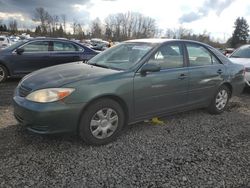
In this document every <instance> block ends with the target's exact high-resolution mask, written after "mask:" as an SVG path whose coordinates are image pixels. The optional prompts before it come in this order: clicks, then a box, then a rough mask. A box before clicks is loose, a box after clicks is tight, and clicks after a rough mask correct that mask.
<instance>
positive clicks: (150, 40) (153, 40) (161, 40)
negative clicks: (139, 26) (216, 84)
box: [125, 38, 209, 46]
mask: <svg viewBox="0 0 250 188" xmlns="http://www.w3.org/2000/svg"><path fill="white" fill-rule="evenodd" d="M170 41H179V42H180V41H181V42H192V43H196V44H200V45H203V46H209V45H207V44H206V43H202V42H199V41H194V40H186V39H167V38H146V39H133V40H128V41H125V42H138V43H153V44H161V43H165V42H170Z"/></svg>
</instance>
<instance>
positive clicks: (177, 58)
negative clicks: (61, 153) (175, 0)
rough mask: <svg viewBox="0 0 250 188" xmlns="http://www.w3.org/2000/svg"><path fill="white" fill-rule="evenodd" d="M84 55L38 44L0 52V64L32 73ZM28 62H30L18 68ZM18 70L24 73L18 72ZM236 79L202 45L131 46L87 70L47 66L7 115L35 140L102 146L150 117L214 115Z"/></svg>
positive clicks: (228, 65)
mask: <svg viewBox="0 0 250 188" xmlns="http://www.w3.org/2000/svg"><path fill="white" fill-rule="evenodd" d="M67 50H69V53H68V54H66V55H65V53H63V54H60V52H62V51H63V52H65V51H67ZM34 51H35V53H34ZM84 52H89V54H90V53H91V54H92V55H91V57H92V56H93V55H95V54H93V53H94V52H93V51H91V52H90V50H89V49H88V48H86V47H84V46H80V45H79V44H76V43H73V42H68V41H61V40H49V39H45V40H31V41H26V42H25V43H23V44H21V45H20V44H18V45H16V46H15V47H14V48H8V50H6V51H4V54H5V55H4V57H5V59H7V60H8V61H6V62H8V63H7V65H9V67H11V65H13V64H18V63H19V62H21V63H23V65H22V66H19V69H16V68H12V69H10V70H11V71H12V72H15V71H13V70H16V71H17V70H19V71H18V73H27V72H30V71H32V70H30V64H38V65H37V66H36V68H40V66H41V64H42V63H40V62H39V60H40V59H41V58H44V61H45V62H47V61H49V58H50V57H51V56H52V57H53V55H55V60H53V61H50V62H51V63H53V62H55V61H56V58H58V61H57V62H58V64H60V63H62V62H63V60H65V59H67V58H69V60H71V61H72V59H71V58H73V60H79V59H81V60H83V59H84V58H83V57H85V56H84V55H83V54H84ZM44 53H45V54H46V55H45V54H44ZM48 53H49V54H50V55H49V56H48ZM37 56H39V60H38V59H37ZM10 57H11V58H13V60H11V61H10V60H9V58H10ZM75 58H76V59H75ZM28 59H33V62H30V63H26V61H27V60H28ZM86 59H88V58H86ZM20 60H21V61H20ZM47 65H51V64H49V63H48V64H47ZM24 67H26V68H27V67H29V68H27V70H28V71H22V69H24ZM244 74H245V71H244V66H243V65H239V64H234V63H232V62H231V61H230V60H229V59H228V58H227V57H225V56H224V55H223V54H221V53H220V52H219V51H217V50H216V49H214V48H212V47H210V46H208V45H206V44H203V43H198V42H194V41H186V40H167V39H141V40H131V41H126V42H123V43H120V44H118V45H116V46H114V47H112V48H109V49H107V50H106V51H104V52H102V53H100V54H98V55H96V56H95V57H93V58H92V59H90V60H89V61H88V63H79V62H76V63H70V64H64V65H58V66H53V67H49V68H46V69H41V70H38V71H35V72H32V73H31V74H29V75H28V76H25V77H24V78H23V79H22V80H21V81H20V83H19V84H18V86H17V88H16V91H15V94H14V115H15V117H16V119H17V120H18V121H19V123H20V124H21V125H24V126H25V127H26V128H27V129H29V130H30V131H33V132H36V133H40V134H53V133H63V132H64V133H65V132H67V133H69V132H74V133H77V134H78V135H80V137H81V138H82V139H83V140H84V141H85V142H86V143H88V144H96V145H100V144H106V143H109V142H111V141H113V140H114V139H115V138H116V137H117V136H118V135H119V133H120V132H121V130H122V128H123V127H124V126H125V125H126V124H132V123H134V122H138V121H142V120H145V119H149V118H152V117H155V116H162V115H166V114H168V113H175V112H180V111H186V110H190V109H195V108H207V109H208V111H209V112H210V113H213V114H219V113H222V112H223V111H224V110H225V108H226V107H227V104H228V101H229V99H230V97H231V96H233V95H237V94H239V93H241V91H242V89H243V87H244V85H245V81H244V79H245V78H244Z"/></svg>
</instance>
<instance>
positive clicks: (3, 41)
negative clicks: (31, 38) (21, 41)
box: [0, 36, 11, 50]
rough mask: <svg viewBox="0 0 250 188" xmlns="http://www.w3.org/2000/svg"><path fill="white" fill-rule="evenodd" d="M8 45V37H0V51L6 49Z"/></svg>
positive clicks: (9, 43)
mask: <svg viewBox="0 0 250 188" xmlns="http://www.w3.org/2000/svg"><path fill="white" fill-rule="evenodd" d="M10 45H11V41H10V39H9V38H8V37H6V36H0V50H1V49H4V48H7V47H8V46H10Z"/></svg>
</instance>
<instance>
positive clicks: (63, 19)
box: [61, 14, 67, 32]
mask: <svg viewBox="0 0 250 188" xmlns="http://www.w3.org/2000/svg"><path fill="white" fill-rule="evenodd" d="M61 18H62V22H63V30H64V31H65V32H66V20H67V17H66V15H65V14H62V15H61Z"/></svg>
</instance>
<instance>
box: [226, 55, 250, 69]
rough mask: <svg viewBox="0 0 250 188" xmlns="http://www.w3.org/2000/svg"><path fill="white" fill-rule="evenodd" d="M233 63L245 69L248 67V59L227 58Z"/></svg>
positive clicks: (249, 63) (249, 64)
mask: <svg viewBox="0 0 250 188" xmlns="http://www.w3.org/2000/svg"><path fill="white" fill-rule="evenodd" d="M229 59H230V60H231V61H232V62H233V63H237V64H241V65H244V66H245V67H250V58H233V57H232V58H229Z"/></svg>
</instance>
